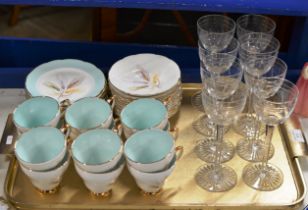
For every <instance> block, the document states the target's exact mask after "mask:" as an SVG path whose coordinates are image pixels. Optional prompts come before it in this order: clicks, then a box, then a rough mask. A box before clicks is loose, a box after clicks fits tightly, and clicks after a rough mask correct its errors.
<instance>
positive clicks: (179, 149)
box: [175, 146, 184, 160]
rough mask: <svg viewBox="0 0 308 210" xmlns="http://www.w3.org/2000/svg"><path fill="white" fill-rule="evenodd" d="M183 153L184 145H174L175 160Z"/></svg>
mask: <svg viewBox="0 0 308 210" xmlns="http://www.w3.org/2000/svg"><path fill="white" fill-rule="evenodd" d="M183 153H184V147H183V146H176V147H175V155H176V160H179V159H180V158H181V157H182V156H183Z"/></svg>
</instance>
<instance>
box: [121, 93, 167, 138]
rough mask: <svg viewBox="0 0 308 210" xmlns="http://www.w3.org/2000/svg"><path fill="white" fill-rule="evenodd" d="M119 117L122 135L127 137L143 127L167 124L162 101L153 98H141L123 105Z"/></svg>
mask: <svg viewBox="0 0 308 210" xmlns="http://www.w3.org/2000/svg"><path fill="white" fill-rule="evenodd" d="M120 118H121V122H122V126H123V131H124V135H125V137H126V138H128V137H130V136H131V135H132V134H134V133H136V132H138V131H141V130H144V129H149V128H158V129H164V128H165V127H166V125H167V124H168V111H167V109H166V107H165V106H164V104H163V103H162V102H160V101H158V100H156V99H153V98H143V99H137V100H135V101H132V102H131V103H129V104H128V105H127V106H125V107H124V109H123V110H122V111H121V114H120Z"/></svg>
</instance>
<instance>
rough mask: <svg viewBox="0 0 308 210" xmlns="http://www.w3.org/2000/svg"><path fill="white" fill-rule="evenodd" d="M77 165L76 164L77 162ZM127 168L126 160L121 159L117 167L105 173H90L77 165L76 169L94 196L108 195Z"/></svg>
mask: <svg viewBox="0 0 308 210" xmlns="http://www.w3.org/2000/svg"><path fill="white" fill-rule="evenodd" d="M75 163H76V162H75ZM124 166H125V158H123V157H122V158H121V159H120V161H119V162H118V163H117V165H116V166H115V167H114V168H112V169H111V170H109V171H106V172H103V173H90V172H87V171H85V170H83V169H81V168H80V167H79V165H77V164H75V169H76V171H77V173H78V174H79V176H80V177H81V178H82V179H83V181H84V184H85V185H86V187H87V188H88V189H89V190H90V191H91V192H92V193H94V194H97V195H98V194H100V195H102V194H104V193H108V192H109V191H110V190H111V188H112V184H113V183H114V182H115V181H116V180H117V179H118V177H119V176H120V174H121V172H122V171H123V168H124Z"/></svg>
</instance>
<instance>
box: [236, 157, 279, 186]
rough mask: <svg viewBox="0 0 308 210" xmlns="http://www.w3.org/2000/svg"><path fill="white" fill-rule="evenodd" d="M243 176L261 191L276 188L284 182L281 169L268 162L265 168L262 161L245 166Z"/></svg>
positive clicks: (249, 183)
mask: <svg viewBox="0 0 308 210" xmlns="http://www.w3.org/2000/svg"><path fill="white" fill-rule="evenodd" d="M242 177H243V180H244V182H245V183H246V184H247V185H248V186H249V187H251V188H253V189H256V190H261V191H271V190H275V189H277V188H279V187H280V186H281V184H282V182H283V174H282V172H281V170H280V169H279V168H278V167H276V166H274V165H272V164H267V165H266V166H265V167H264V168H263V167H262V163H252V164H249V165H247V166H245V168H244V170H243V174H242Z"/></svg>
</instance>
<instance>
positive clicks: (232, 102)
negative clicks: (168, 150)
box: [195, 83, 247, 192]
mask: <svg viewBox="0 0 308 210" xmlns="http://www.w3.org/2000/svg"><path fill="white" fill-rule="evenodd" d="M218 90H219V88H218ZM216 93H218V95H219V93H220V91H217V92H216ZM246 97H247V88H246V85H245V84H243V83H240V84H239V87H238V89H236V90H235V92H234V93H233V94H232V95H231V96H229V97H227V98H225V97H222V98H221V99H219V98H217V97H215V94H212V93H211V92H209V91H208V87H207V86H205V87H204V88H203V89H202V99H203V105H204V109H205V111H206V112H207V113H208V116H209V117H210V119H211V120H212V121H213V122H214V123H215V124H216V141H217V149H216V150H215V161H214V164H207V165H203V166H201V167H200V168H199V169H198V171H197V173H196V175H195V180H196V182H197V184H198V185H199V186H200V187H202V188H203V189H205V190H208V191H211V192H222V191H226V190H229V189H231V188H233V187H234V186H235V185H236V182H237V176H236V173H235V171H234V170H233V169H232V168H230V167H228V166H226V165H222V164H221V158H222V154H221V152H222V148H221V146H222V141H223V130H224V126H226V125H230V124H231V123H232V122H233V120H234V119H235V118H236V117H237V116H238V114H239V113H241V112H242V110H243V109H244V106H245V103H246Z"/></svg>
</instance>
